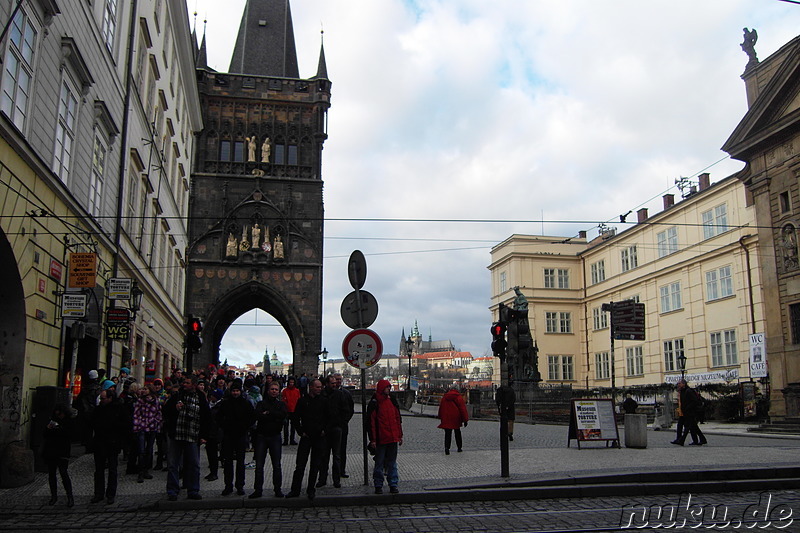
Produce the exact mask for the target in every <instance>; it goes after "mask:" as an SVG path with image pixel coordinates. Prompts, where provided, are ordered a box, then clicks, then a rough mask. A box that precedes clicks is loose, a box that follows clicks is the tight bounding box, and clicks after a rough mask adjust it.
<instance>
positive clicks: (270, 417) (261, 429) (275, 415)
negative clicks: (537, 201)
mask: <svg viewBox="0 0 800 533" xmlns="http://www.w3.org/2000/svg"><path fill="white" fill-rule="evenodd" d="M280 390H281V386H280V384H279V383H278V382H276V381H273V382H272V383H270V384H269V388H268V389H267V396H266V398H264V399H263V400H261V401H260V402H258V405H256V420H257V421H258V425H257V426H256V453H255V457H256V475H255V480H254V482H253V493H252V494H251V495H250V496H249V498H250V499H253V498H260V497H261V496H262V489H263V486H264V464H265V463H266V460H267V452H269V458H270V460H271V462H272V488H273V490H274V491H275V497H276V498H283V492H282V491H281V485H282V484H283V473H282V471H281V454H282V452H281V450H282V448H281V444H282V443H281V430H282V429H283V423H284V421H285V420H286V418H287V416H286V415H287V413H286V404H284V403H283V402H282V401H281V400H280V398H279V396H280Z"/></svg>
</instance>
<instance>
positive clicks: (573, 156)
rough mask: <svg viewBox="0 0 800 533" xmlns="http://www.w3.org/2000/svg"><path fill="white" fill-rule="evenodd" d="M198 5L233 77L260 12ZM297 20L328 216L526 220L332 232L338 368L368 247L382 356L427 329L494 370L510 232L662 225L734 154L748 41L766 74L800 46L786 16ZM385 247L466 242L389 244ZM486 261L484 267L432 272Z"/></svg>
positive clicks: (486, 8) (297, 7)
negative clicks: (495, 317) (633, 218)
mask: <svg viewBox="0 0 800 533" xmlns="http://www.w3.org/2000/svg"><path fill="white" fill-rule="evenodd" d="M197 3H198V6H197V9H198V13H199V19H200V20H202V19H203V17H204V16H206V14H207V16H208V20H209V24H208V35H207V39H208V40H207V44H208V56H209V63H210V65H211V66H212V67H213V68H216V69H218V70H222V71H224V70H227V65H228V62H229V58H230V54H231V50H232V47H233V41H234V39H235V34H236V31H237V30H238V24H239V18H240V15H241V12H242V10H243V7H244V3H245V2H244V0H232V1H228V2H224V3H223V2H212V1H211V0H198V2H197ZM291 6H292V14H293V21H294V29H295V40H296V44H297V50H298V59H299V63H300V72H301V75H302V76H312V75H313V74H314V72H315V71H316V67H317V59H318V54H319V44H320V33H319V32H320V27H321V24H322V27H324V30H325V33H324V39H325V41H324V42H325V53H326V58H327V66H328V73H329V76H330V78H331V80H332V81H333V97H332V107H331V110H330V121H329V135H330V138H329V139H328V141H326V144H325V151H324V159H323V160H324V164H323V177H324V180H325V208H326V215H327V216H328V217H330V218H409V219H500V220H528V221H531V222H529V223H482V224H477V223H411V222H402V223H400V222H398V223H390V222H369V223H363V222H346V221H328V222H327V223H326V237H327V240H326V242H325V257H326V259H325V263H324V267H325V280H324V286H325V301H324V304H323V306H324V331H323V336H324V341H323V342H324V344H325V345H326V347H327V349H328V350H329V351H330V352H331V357H334V354H336V355H338V351H339V345H340V343H341V340H342V338H343V337H344V335H345V334H346V332H347V328H346V326H344V325H343V324H342V322H341V320H340V318H339V305H340V303H341V299H342V298H343V297H344V296H345V295H346V294H347V293H348V292H349V291H350V290H351V289H350V287H349V284H348V282H347V277H346V267H345V265H346V258H347V257H348V256H349V254H350V252H351V251H352V250H353V249H355V248H359V249H361V250H362V251H364V253H365V254H366V255H367V261H368V265H369V268H368V271H369V275H368V279H367V284H366V286H365V289H366V290H369V291H370V292H372V293H373V294H374V295H375V296H376V298H377V299H378V302H379V305H380V309H381V311H380V315H379V317H378V320H377V321H376V323H375V325H374V326H373V328H374V329H375V330H376V331H378V333H380V334H381V336H382V337H383V339H384V344H385V349H386V351H388V352H394V351H396V349H397V341H398V340H399V337H400V332H401V330H402V328H403V327H405V328H406V332H408V330H409V328H410V327H411V326H413V324H414V321H415V320H419V324H420V329H421V331H422V333H423V335H425V336H426V337H427V335H428V332H429V331H430V332H431V334H432V336H433V338H434V339H443V338H450V339H452V341H453V342H454V343H455V344H456V346H457V347H459V348H462V349H465V350H469V351H472V352H473V354H474V355H483V354H484V353H485V351H486V348H487V347H488V344H489V343H488V339H489V334H488V325H489V323H490V320H491V318H490V315H489V312H488V310H487V307H488V304H489V291H490V284H489V275H488V271H487V269H486V267H487V265H488V264H489V250H490V248H491V246H492V244H494V243H498V242H500V241H502V240H503V239H505V238H506V237H508V236H509V235H510V234H511V233H542V232H544V233H546V234H559V235H563V236H565V237H567V236H573V235H575V234H577V232H578V231H579V230H581V229H585V230H591V229H592V226H593V224H592V223H590V222H587V223H562V224H557V223H552V222H546V223H541V222H536V221H537V220H539V219H540V218H541V217H542V216H543V217H544V219H545V220H547V221H554V220H560V221H602V220H615V219H616V218H617V215H619V214H621V213H625V212H627V211H628V210H629V209H636V208H638V207H639V206H642V205H644V206H647V207H649V208H650V210H651V213H652V212H657V211H658V210H660V196H661V195H662V194H663V193H664V192H667V189H669V188H670V187H672V186H673V185H674V180H675V179H676V178H679V177H681V176H694V175H696V174H697V173H698V172H700V171H702V170H704V169H705V168H706V167H707V166H709V165H711V164H712V163H714V162H716V161H717V160H719V159H721V158H723V157H724V156H725V154H724V153H722V152H721V151H720V150H719V147H720V146H721V145H722V144H723V143H724V142H725V140H726V139H727V137H728V136H729V135H730V133H731V132H732V131H733V128H734V127H735V126H736V124H737V123H738V121H739V120H740V119H741V117H742V115H743V114H744V112H745V111H746V100H745V91H744V84H743V82H742V80H741V79H740V75H741V73H742V71H743V70H744V66H745V64H746V62H747V56H746V55H745V54H744V53H743V52H742V50H741V49H740V47H739V43H740V42H741V41H742V28H743V27H745V26H746V27H749V28H753V27H755V28H756V29H757V30H758V33H759V42H758V43H757V45H756V50H757V51H758V54H759V56H760V57H761V58H764V57H766V56H768V55H769V54H771V53H773V52H775V51H776V50H777V49H779V48H780V47H781V46H782V45H783V44H784V43H786V42H787V41H788V40H790V39H792V38H793V37H795V36H796V35H797V28H798V27H800V24H798V22H799V21H800V6H795V5H792V4H788V3H785V2H779V1H778V0H773V1H766V0H765V1H762V2H749V1H747V0H705V1H703V2H695V1H689V0H677V1H675V0H673V1H669V2H667V1H664V0H654V1H649V2H641V1H640V0H620V1H615V2H588V1H585V0H561V1H559V2H544V1H533V0H531V1H521V0H496V1H494V2H491V3H487V2H485V1H483V0H480V1H479V0H414V1H411V0H407V1H401V0H294V2H292V3H291ZM190 11H191V10H190ZM198 28H199V29H198V33H202V23H199V24H198ZM741 166H742V165H741V164H740V163H738V162H735V161H724V162H722V163H720V164H717V165H715V166H713V167H711V168H710V169H709V171H710V172H711V173H712V180H714V181H716V180H720V179H722V178H724V177H726V176H727V175H729V174H730V173H732V172H734V171H736V170H738V169H739V168H741ZM673 192H674V191H673ZM651 198H653V199H654V200H652V201H648V200H649V199H651ZM333 237H354V238H360V239H363V240H350V239H334V238H333ZM388 238H395V239H453V241H451V242H446V241H445V242H439V241H435V242H425V241H420V240H401V241H397V240H380V239H388ZM484 240H488V241H489V242H465V241H484ZM474 247H482V248H481V249H478V250H458V251H440V252H429V253H421V252H423V251H426V250H449V249H455V248H474ZM414 251H417V252H420V253H408V254H406V253H404V252H414ZM375 254H389V255H375ZM262 315H263V313H262ZM239 329H240V328H232V329H231V330H230V332H229V334H228V335H226V337H225V341H224V344H223V349H224V350H227V349H228V343H229V342H231V343H232V344H231V346H234V345H233V338H234V337H236V336H237V335H238V336H241V337H242V338H241V339H240V340H239V341H238V342H237V347H236V348H235V349H236V350H237V357H242V358H247V357H248V355H247V354H248V353H252V357H250V359H248V360H250V361H256V360H258V359H259V358H260V357H261V354H263V350H264V345H269V346H270V352H272V349H273V348H272V346H275V347H276V349H277V351H278V354H279V355H281V356H285V355H288V353H289V351H290V347H289V345H288V344H289V341H288V338H286V336H285V334H284V333H283V332H282V331H281V330H280V328H275V327H262V328H256V329H254V330H252V331H251V330H248V332H247V335H241V333H238V331H239ZM276 330H277V331H280V333H276ZM248 343H249V344H248ZM247 346H251V348H250V349H249V351H248V348H247ZM231 350H233V348H231Z"/></svg>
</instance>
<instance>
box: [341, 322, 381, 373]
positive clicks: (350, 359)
mask: <svg viewBox="0 0 800 533" xmlns="http://www.w3.org/2000/svg"><path fill="white" fill-rule="evenodd" d="M342 355H343V356H344V360H345V361H347V364H349V365H350V366H352V367H354V368H369V367H371V366H373V365H374V364H375V363H377V362H378V361H380V360H381V356H382V355H383V341H381V338H380V337H379V336H378V334H377V333H375V332H374V331H372V330H371V329H354V330H353V331H351V332H350V333H348V334H347V336H346V337H345V338H344V342H342Z"/></svg>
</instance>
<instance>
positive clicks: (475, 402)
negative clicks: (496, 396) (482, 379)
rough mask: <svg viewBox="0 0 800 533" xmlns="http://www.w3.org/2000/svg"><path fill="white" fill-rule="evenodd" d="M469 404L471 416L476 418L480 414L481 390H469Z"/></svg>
mask: <svg viewBox="0 0 800 533" xmlns="http://www.w3.org/2000/svg"><path fill="white" fill-rule="evenodd" d="M469 404H470V405H471V406H472V413H471V416H472V418H478V417H479V416H480V415H481V391H479V390H477V389H470V390H469Z"/></svg>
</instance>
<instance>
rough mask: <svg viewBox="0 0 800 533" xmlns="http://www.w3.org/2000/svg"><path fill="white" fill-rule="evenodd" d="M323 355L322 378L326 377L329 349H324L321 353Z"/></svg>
mask: <svg viewBox="0 0 800 533" xmlns="http://www.w3.org/2000/svg"><path fill="white" fill-rule="evenodd" d="M320 353H321V354H322V376H323V377H324V376H325V367H326V365H327V363H328V349H327V348H323V349H322V351H321V352H320Z"/></svg>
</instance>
